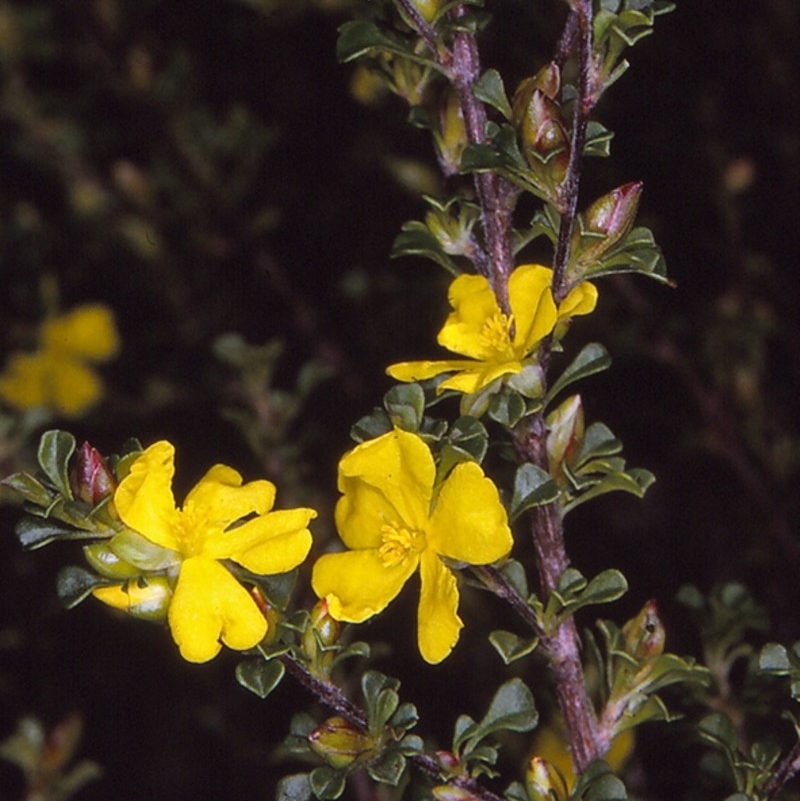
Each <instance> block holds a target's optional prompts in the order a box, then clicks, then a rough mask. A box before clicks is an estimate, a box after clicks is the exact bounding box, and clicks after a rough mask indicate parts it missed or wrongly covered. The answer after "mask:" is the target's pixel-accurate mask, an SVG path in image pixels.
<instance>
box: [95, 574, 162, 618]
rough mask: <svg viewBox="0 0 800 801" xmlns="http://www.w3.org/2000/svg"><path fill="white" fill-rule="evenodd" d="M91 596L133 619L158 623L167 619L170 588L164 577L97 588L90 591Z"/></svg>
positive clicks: (153, 577)
mask: <svg viewBox="0 0 800 801" xmlns="http://www.w3.org/2000/svg"><path fill="white" fill-rule="evenodd" d="M92 595H94V597H95V598H97V600H98V601H102V602H103V603H104V604H107V605H108V606H112V607H114V609H119V610H121V611H123V612H127V613H128V614H129V615H132V616H133V617H136V618H140V619H141V620H151V621H156V622H160V621H162V620H166V618H167V611H168V610H169V605H170V602H171V601H172V588H171V587H170V585H169V582H168V581H167V579H166V578H165V577H164V576H152V577H149V578H147V579H144V578H142V579H140V580H139V581H128V582H125V583H124V584H115V585H114V586H113V587H97V588H96V589H94V590H92Z"/></svg>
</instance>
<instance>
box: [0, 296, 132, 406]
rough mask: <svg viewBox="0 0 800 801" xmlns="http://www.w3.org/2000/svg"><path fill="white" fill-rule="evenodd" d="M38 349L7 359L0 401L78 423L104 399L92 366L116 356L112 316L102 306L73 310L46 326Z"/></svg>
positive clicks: (116, 339) (115, 336)
mask: <svg viewBox="0 0 800 801" xmlns="http://www.w3.org/2000/svg"><path fill="white" fill-rule="evenodd" d="M39 343H40V344H39V349H38V350H36V351H34V352H33V353H23V352H16V353H12V354H11V356H10V357H9V359H8V363H7V364H6V368H5V370H4V371H3V373H2V374H0V400H1V401H3V402H4V403H6V404H8V405H9V406H12V407H14V408H16V409H19V410H21V411H27V410H29V409H39V408H49V409H51V410H52V411H54V412H56V413H57V414H60V415H64V416H66V417H78V416H80V415H81V414H83V413H84V412H86V411H87V410H88V409H89V408H90V407H91V406H93V405H94V404H96V403H97V402H98V401H99V400H100V398H101V397H102V395H103V382H102V380H101V379H100V377H99V376H98V375H97V373H96V372H95V370H94V369H93V367H92V365H93V364H99V363H101V362H105V361H108V360H109V359H111V358H112V357H113V356H114V355H115V354H116V353H117V351H118V350H119V335H118V334H117V328H116V325H115V323H114V315H113V313H112V311H111V310H110V309H109V308H108V307H107V306H103V305H102V304H86V305H84V306H78V307H77V308H75V309H73V310H72V311H70V312H68V313H67V314H63V315H59V316H57V317H53V318H51V319H49V320H45V321H44V323H42V326H41V328H40V329H39Z"/></svg>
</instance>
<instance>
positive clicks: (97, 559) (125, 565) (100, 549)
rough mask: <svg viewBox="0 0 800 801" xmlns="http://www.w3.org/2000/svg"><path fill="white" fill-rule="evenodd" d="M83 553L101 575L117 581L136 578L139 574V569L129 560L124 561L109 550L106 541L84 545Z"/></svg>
mask: <svg viewBox="0 0 800 801" xmlns="http://www.w3.org/2000/svg"><path fill="white" fill-rule="evenodd" d="M83 555H84V556H85V557H86V561H87V562H88V563H89V565H90V566H91V567H92V568H94V570H95V571H96V572H97V573H99V574H100V575H101V576H104V577H105V578H110V579H116V580H117V581H124V580H126V579H131V578H136V577H137V576H139V575H140V574H141V572H142V571H141V570H140V569H139V568H138V567H136V566H135V565H132V564H130V562H125V561H124V560H122V559H120V558H119V556H118V555H117V554H116V553H114V551H112V550H111V547H110V546H109V544H108V543H107V542H93V543H92V544H91V545H84V547H83Z"/></svg>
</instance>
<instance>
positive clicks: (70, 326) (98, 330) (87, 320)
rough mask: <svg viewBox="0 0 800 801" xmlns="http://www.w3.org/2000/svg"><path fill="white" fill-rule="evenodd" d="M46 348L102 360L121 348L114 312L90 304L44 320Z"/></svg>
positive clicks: (43, 342) (43, 338)
mask: <svg viewBox="0 0 800 801" xmlns="http://www.w3.org/2000/svg"><path fill="white" fill-rule="evenodd" d="M41 338H42V344H43V345H44V347H45V349H47V350H52V351H58V352H59V353H62V354H64V353H68V354H71V355H72V356H75V357H77V358H80V359H84V360H86V361H96V362H102V361H106V360H107V359H110V358H111V357H112V356H113V355H114V354H115V353H116V352H117V350H118V349H119V335H118V334H117V328H116V325H115V323H114V314H113V312H112V311H111V309H109V308H108V307H107V306H103V305H102V304H99V303H89V304H86V305H84V306H78V307H77V308H75V309H73V310H72V311H70V312H68V313H67V314H62V315H60V316H58V317H54V318H52V319H50V320H47V321H45V322H44V323H43V325H42V329H41Z"/></svg>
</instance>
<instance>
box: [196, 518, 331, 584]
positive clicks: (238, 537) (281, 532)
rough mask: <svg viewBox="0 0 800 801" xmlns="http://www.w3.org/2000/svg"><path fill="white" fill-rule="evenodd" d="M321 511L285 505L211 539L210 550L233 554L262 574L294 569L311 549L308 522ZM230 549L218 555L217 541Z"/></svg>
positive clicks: (239, 560) (240, 562) (207, 548)
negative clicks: (286, 507) (292, 507)
mask: <svg viewBox="0 0 800 801" xmlns="http://www.w3.org/2000/svg"><path fill="white" fill-rule="evenodd" d="M316 516H317V513H316V512H315V511H314V510H313V509H282V510H280V511H277V512H270V513H269V514H267V515H264V516H263V517H257V518H255V519H254V520H249V521H248V522H247V523H244V524H243V525H241V526H238V527H237V528H234V529H231V530H229V531H225V532H223V533H222V534H221V535H219V536H215V537H214V538H213V540H212V539H210V541H209V543H208V544H207V546H206V554H207V555H209V556H212V555H213V556H214V557H215V558H219V559H222V558H226V559H227V558H229V559H233V560H234V561H235V562H238V563H239V564H240V565H241V566H242V567H244V568H247V570H250V571H252V572H253V573H259V574H260V575H262V576H270V575H273V574H275V573H286V572H287V571H288V570H294V568H296V567H297V566H298V565H299V564H300V563H301V562H303V561H304V560H305V558H306V557H307V556H308V552H309V551H310V550H311V532H310V531H309V530H308V523H309V521H310V520H312V519H313V518H315V517H316ZM218 541H220V543H221V544H220V547H219V549H220V550H224V551H226V553H220V554H219V555H217V553H216V550H217V548H218V545H217V542H218Z"/></svg>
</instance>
